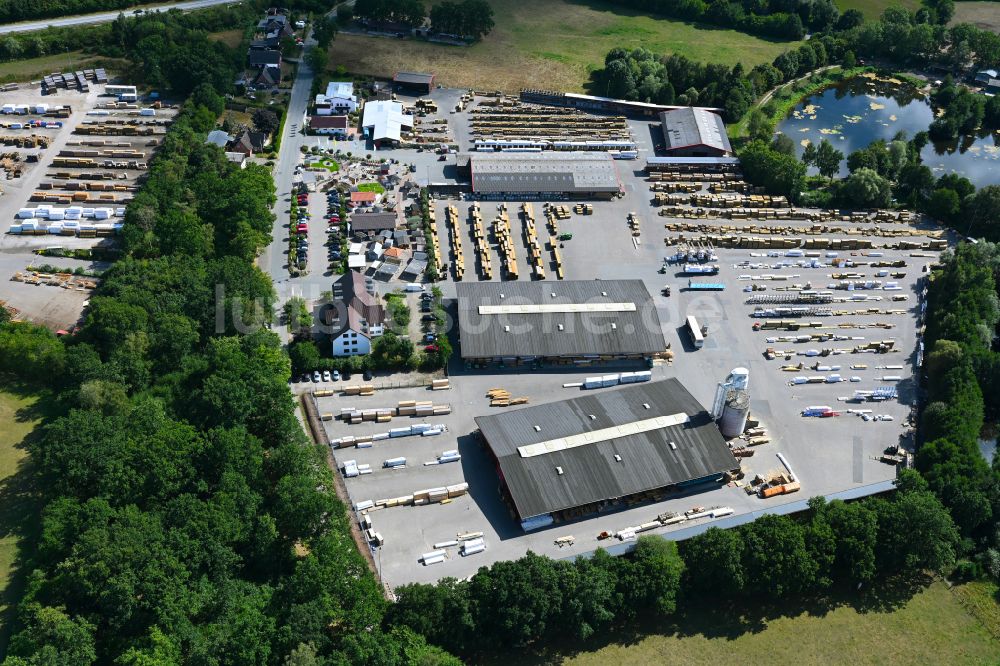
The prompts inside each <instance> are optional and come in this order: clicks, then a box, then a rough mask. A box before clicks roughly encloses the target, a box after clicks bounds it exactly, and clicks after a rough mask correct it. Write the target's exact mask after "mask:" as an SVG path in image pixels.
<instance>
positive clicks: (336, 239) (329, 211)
mask: <svg viewBox="0 0 1000 666" xmlns="http://www.w3.org/2000/svg"><path fill="white" fill-rule="evenodd" d="M326 222H327V225H328V228H327V233H328V234H330V237H329V241H328V242H327V245H329V246H330V256H329V259H330V262H331V263H332V262H334V261H340V260H342V259H343V258H344V256H343V253H342V252H341V248H340V242H341V235H340V223H341V219H340V193H339V192H338V191H337V190H330V191H329V192H327V193H326Z"/></svg>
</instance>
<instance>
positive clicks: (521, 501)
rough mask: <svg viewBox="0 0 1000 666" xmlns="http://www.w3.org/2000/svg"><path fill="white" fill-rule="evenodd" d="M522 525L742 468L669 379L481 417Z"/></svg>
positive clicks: (623, 502) (652, 495) (649, 496)
mask: <svg viewBox="0 0 1000 666" xmlns="http://www.w3.org/2000/svg"><path fill="white" fill-rule="evenodd" d="M476 424H477V425H478V426H479V431H480V433H481V435H482V437H483V438H484V439H485V441H486V443H487V445H488V448H489V451H490V453H491V455H492V456H493V458H494V459H495V461H496V466H497V471H498V473H499V475H500V480H501V485H502V488H503V490H504V494H505V496H506V498H507V499H508V500H509V501H510V503H511V505H512V507H513V508H514V510H515V511H516V512H517V515H518V518H519V520H520V521H521V526H522V528H524V529H525V530H532V529H537V528H539V527H544V526H546V525H548V524H551V523H552V522H555V521H558V520H571V519H573V518H576V517H579V516H584V515H587V514H591V513H595V512H597V511H602V510H608V509H614V508H618V507H622V508H624V507H626V506H628V505H631V504H637V503H641V502H645V501H657V500H660V499H662V498H663V497H664V496H665V495H666V494H667V493H669V492H671V491H674V490H678V489H682V488H688V487H691V486H694V485H698V484H701V483H705V484H707V483H710V482H717V481H720V480H722V478H723V475H725V474H726V473H727V472H730V471H732V470H735V469H737V468H738V467H739V463H738V462H737V460H736V458H735V457H734V456H733V454H732V452H731V451H730V450H729V447H728V446H727V445H726V442H725V440H723V438H722V435H721V434H720V433H719V429H718V428H717V427H716V425H715V422H714V421H713V420H712V417H711V415H709V413H708V412H707V411H705V409H704V408H703V407H702V406H701V405H700V404H699V403H698V401H697V400H695V398H694V397H693V396H692V395H691V394H690V393H689V392H688V391H687V389H685V388H684V386H683V385H682V384H681V383H680V382H679V381H678V380H677V379H676V378H670V379H667V380H664V381H659V382H652V383H649V384H637V385H633V386H629V387H626V388H621V389H615V390H610V391H601V392H596V393H592V394H588V395H584V396H581V397H578V398H573V399H571V400H564V401H561V402H554V403H548V404H544V405H538V406H534V407H528V408H525V409H519V410H515V411H509V412H504V413H501V414H494V415H490V416H479V417H477V418H476Z"/></svg>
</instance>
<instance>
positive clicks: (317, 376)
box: [313, 370, 323, 384]
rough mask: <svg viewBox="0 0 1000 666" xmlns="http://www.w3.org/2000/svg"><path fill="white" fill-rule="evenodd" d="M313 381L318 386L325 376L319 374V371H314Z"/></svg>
mask: <svg viewBox="0 0 1000 666" xmlns="http://www.w3.org/2000/svg"><path fill="white" fill-rule="evenodd" d="M313 381H314V382H316V383H317V384H318V383H319V382H321V381H323V375H321V374H319V370H315V371H313Z"/></svg>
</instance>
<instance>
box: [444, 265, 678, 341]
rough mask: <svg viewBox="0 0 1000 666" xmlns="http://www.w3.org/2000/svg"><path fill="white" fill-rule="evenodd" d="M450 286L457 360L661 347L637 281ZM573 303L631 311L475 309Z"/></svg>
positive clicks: (651, 309)
mask: <svg viewBox="0 0 1000 666" xmlns="http://www.w3.org/2000/svg"><path fill="white" fill-rule="evenodd" d="M456 287H457V294H458V313H459V314H458V322H459V330H460V331H461V336H462V341H461V352H462V358H494V357H500V356H522V357H523V356H582V355H586V354H652V353H655V352H661V351H663V350H664V349H666V347H667V343H666V340H665V339H664V337H663V329H662V327H661V325H660V318H659V315H658V314H657V312H656V306H655V304H654V303H653V299H652V297H651V296H650V295H649V292H648V291H647V290H646V286H645V285H644V284H643V282H642V280H559V281H538V282H460V283H458V284H457V285H456ZM552 294H555V296H553V295H552ZM576 303H595V304H599V303H632V304H634V305H635V308H634V309H632V310H626V309H621V310H619V311H613V312H544V313H535V312H510V313H504V314H481V313H480V310H479V308H480V306H484V305H485V306H499V305H505V306H512V305H566V304H576Z"/></svg>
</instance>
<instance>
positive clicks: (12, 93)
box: [0, 69, 176, 328]
mask: <svg viewBox="0 0 1000 666" xmlns="http://www.w3.org/2000/svg"><path fill="white" fill-rule="evenodd" d="M107 81H108V79H107V75H106V74H105V73H104V71H103V70H100V69H96V70H83V71H80V72H72V73H61V74H52V75H50V76H46V77H44V78H43V79H42V80H41V81H37V82H33V83H31V84H12V85H9V86H6V90H5V92H4V95H3V97H4V99H3V104H2V106H0V172H2V174H0V176H2V178H0V220H2V222H0V225H2V226H0V228H2V230H3V232H4V233H3V235H2V236H0V256H2V260H0V300H3V301H5V302H6V303H7V305H8V306H10V307H12V308H14V309H15V310H16V311H18V313H19V314H20V315H22V316H24V317H25V318H30V319H33V320H35V321H38V322H40V323H45V324H46V325H50V326H52V327H54V328H69V327H71V326H72V325H73V324H74V323H75V322H76V319H77V318H78V317H79V314H80V310H81V309H82V307H83V303H84V302H85V300H86V297H80V296H79V295H78V294H79V293H80V292H81V291H87V287H86V286H80V284H78V283H77V282H76V281H73V280H60V279H59V278H57V277H56V278H53V277H50V276H43V277H42V278H41V279H37V278H35V277H32V276H30V275H29V274H28V273H27V270H26V269H27V268H28V266H29V265H30V264H31V263H33V262H32V260H33V259H37V257H35V255H34V254H33V252H34V251H35V250H41V249H43V248H52V247H60V248H65V249H74V250H75V249H82V248H90V247H93V246H95V245H98V244H101V243H103V242H105V240H104V239H108V238H110V237H112V236H114V235H115V234H116V233H117V230H118V229H120V227H121V224H122V222H123V218H124V215H125V207H126V205H127V204H128V202H129V201H130V200H131V199H132V197H133V195H134V193H135V191H136V190H137V188H138V184H139V181H140V179H141V177H142V175H143V173H144V172H145V171H146V169H147V168H148V166H149V160H150V159H151V158H152V156H153V153H154V152H155V151H156V149H157V148H158V147H159V144H160V142H161V141H162V140H163V136H164V134H165V133H166V130H167V127H168V126H169V125H170V122H171V120H172V118H173V117H174V115H175V114H176V110H175V109H172V108H168V107H165V106H162V105H161V103H160V102H159V101H157V100H154V101H143V100H140V96H139V94H138V93H137V91H136V88H135V86H127V85H115V84H108V82H107ZM51 263H56V264H60V265H67V266H72V267H79V266H81V265H82V266H83V267H85V268H86V267H88V265H87V264H84V262H72V261H67V260H64V259H53V260H52V261H51ZM55 283H58V285H59V286H61V287H63V290H62V292H61V295H56V292H50V293H49V295H48V296H47V297H46V298H45V299H39V298H37V296H33V295H32V289H31V287H32V286H33V285H39V286H43V285H50V284H55ZM71 294H72V295H71ZM63 301H65V302H63Z"/></svg>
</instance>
